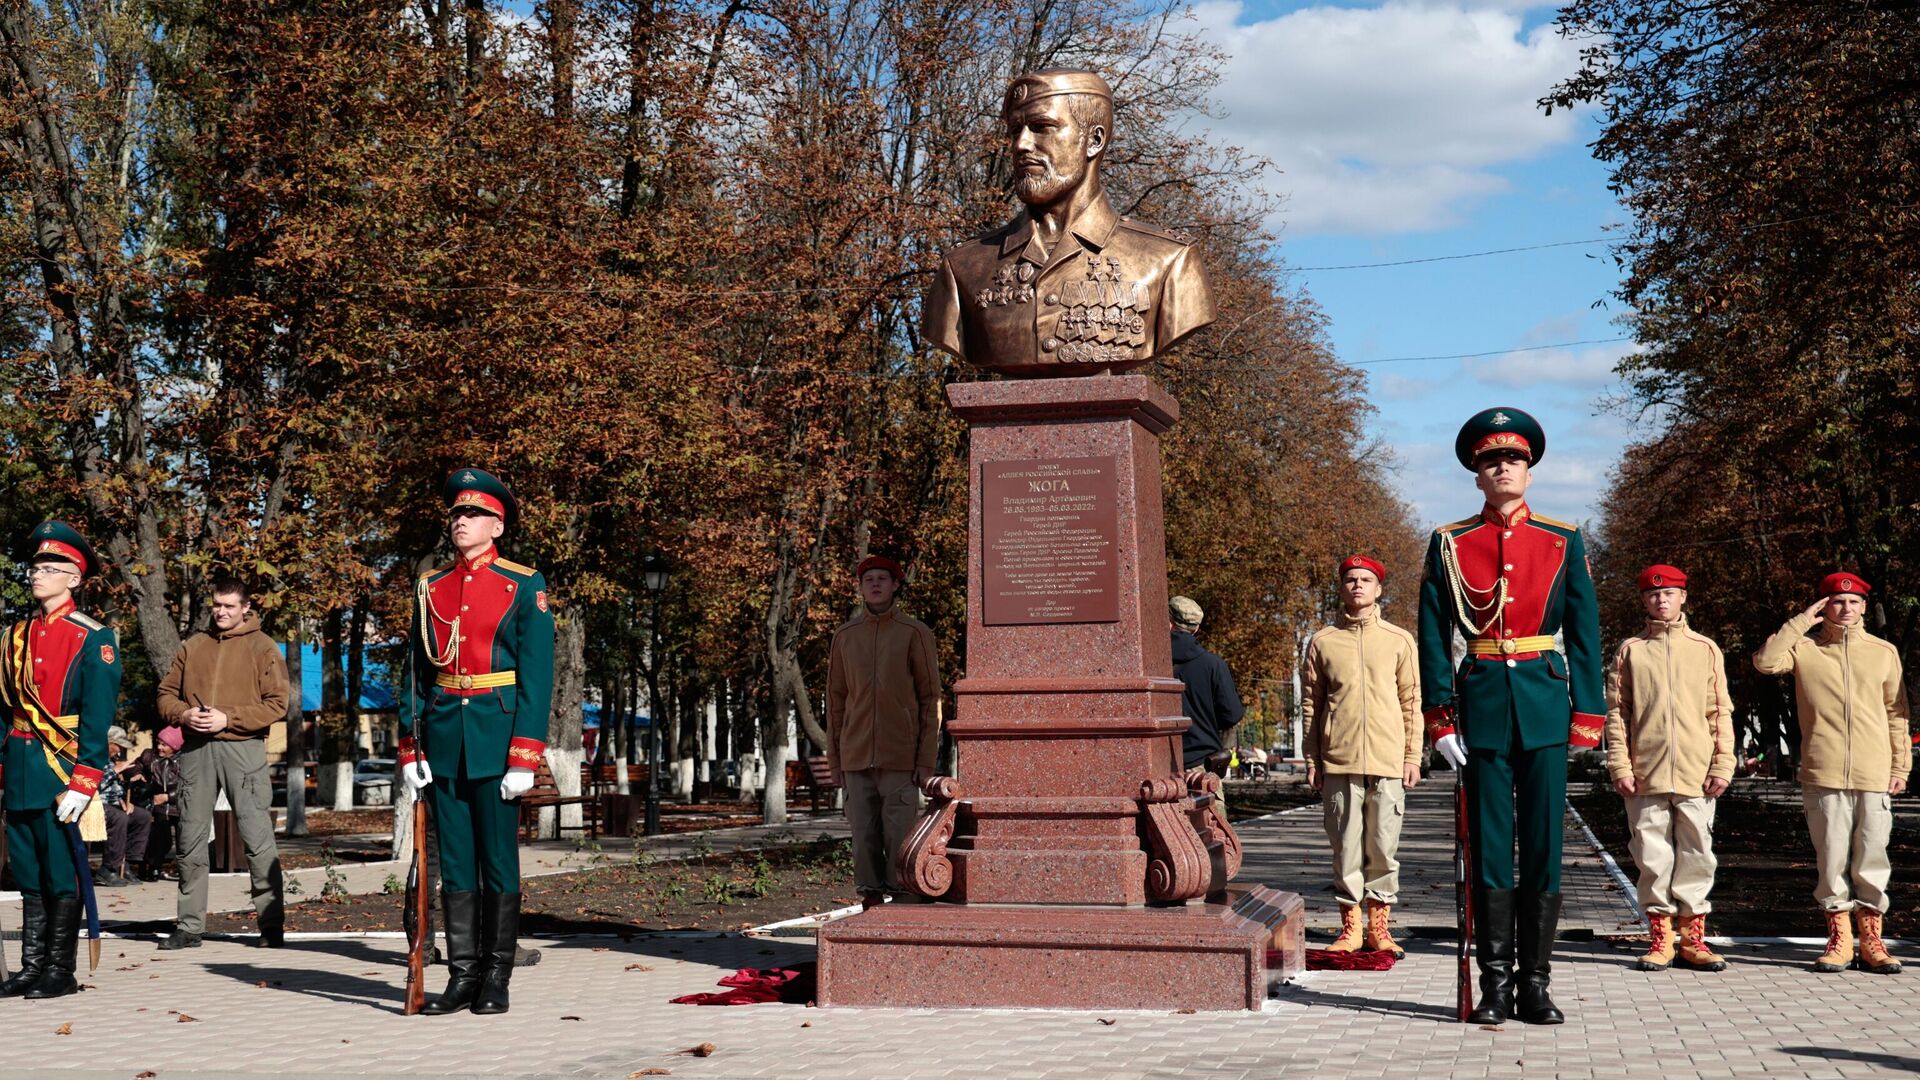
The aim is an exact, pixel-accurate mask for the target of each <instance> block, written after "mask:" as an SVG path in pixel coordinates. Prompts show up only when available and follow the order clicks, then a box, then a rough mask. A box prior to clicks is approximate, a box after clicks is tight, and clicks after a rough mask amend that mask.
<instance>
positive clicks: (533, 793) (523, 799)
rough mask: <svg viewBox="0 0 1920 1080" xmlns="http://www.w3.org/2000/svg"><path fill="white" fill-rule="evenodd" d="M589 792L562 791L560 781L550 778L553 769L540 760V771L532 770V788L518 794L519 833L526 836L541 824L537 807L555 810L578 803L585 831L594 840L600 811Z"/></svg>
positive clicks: (597, 837) (597, 833)
mask: <svg viewBox="0 0 1920 1080" xmlns="http://www.w3.org/2000/svg"><path fill="white" fill-rule="evenodd" d="M596 802H597V800H596V799H595V798H594V796H592V795H562V794H560V784H559V782H558V781H556V780H554V778H553V770H552V769H551V768H548V766H547V763H546V762H544V761H542V762H541V763H540V771H539V772H536V773H534V774H533V788H532V789H531V790H529V791H528V792H527V793H526V794H525V795H522V796H520V835H521V836H522V837H524V838H526V839H528V840H532V839H534V838H535V836H534V834H535V833H536V832H537V831H538V830H539V827H540V811H541V810H543V809H545V808H547V807H549V806H551V807H554V808H555V809H556V810H557V809H558V808H559V807H562V806H578V807H580V816H581V819H582V821H583V822H584V824H585V826H586V829H587V832H588V835H589V836H591V837H593V838H594V839H595V840H598V839H599V838H600V815H599V813H598V812H597V811H598V809H599V808H598V807H597V806H596V805H595V803H596Z"/></svg>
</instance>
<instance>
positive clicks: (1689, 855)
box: [1607, 565, 1733, 971]
mask: <svg viewBox="0 0 1920 1080" xmlns="http://www.w3.org/2000/svg"><path fill="white" fill-rule="evenodd" d="M1639 585H1640V596H1641V602H1642V604H1643V605H1644V606H1645V607H1646V609H1647V623H1646V627H1645V629H1643V630H1642V631H1641V632H1640V633H1639V634H1637V635H1635V636H1633V637H1630V638H1628V639H1627V640H1625V641H1623V642H1621V643H1620V648H1619V650H1618V651H1617V652H1615V653H1614V658H1613V665H1612V667H1610V668H1609V669H1608V670H1607V772H1608V774H1609V775H1611V776H1612V778H1613V786H1614V790H1615V791H1616V792H1618V793H1619V794H1620V796H1621V798H1623V799H1625V800H1626V808H1627V826H1628V828H1629V829H1630V830H1631V840H1630V846H1631V849H1632V852H1633V862H1634V865H1635V866H1638V867H1639V868H1640V890H1639V891H1640V906H1641V908H1642V909H1643V910H1644V911H1645V912H1646V916H1647V935H1648V941H1649V945H1648V949H1647V952H1646V954H1645V955H1643V956H1642V957H1641V958H1640V963H1639V967H1640V970H1642V971H1664V970H1666V968H1667V967H1669V966H1670V965H1671V964H1672V963H1673V962H1674V960H1675V959H1676V958H1678V959H1679V961H1680V962H1681V963H1683V964H1685V965H1687V966H1689V967H1693V968H1698V969H1701V970H1705V971H1719V970H1721V969H1722V968H1725V967H1726V966H1727V962H1726V959H1725V958H1724V957H1722V956H1720V955H1718V954H1717V953H1715V952H1714V951H1713V950H1712V949H1711V948H1710V947H1708V945H1707V915H1708V913H1709V912H1711V911H1712V910H1713V904H1712V902H1711V901H1710V900H1708V899H1707V897H1708V894H1709V893H1711V892H1712V891H1713V875H1714V870H1715V869H1716V868H1717V867H1718V865H1719V863H1718V861H1717V860H1716V859H1715V858H1714V855H1713V817H1714V808H1715V806H1716V802H1717V800H1718V799H1719V797H1720V795H1721V794H1722V793H1724V792H1725V791H1726V790H1727V785H1728V784H1729V783H1730V782H1731V781H1732V779H1733V699H1732V698H1731V697H1730V696H1729V695H1728V693H1727V664H1726V659H1725V658H1724V657H1723V656H1722V655H1721V653H1720V646H1718V645H1716V644H1714V643H1713V640H1712V639H1711V638H1709V637H1707V636H1706V635H1705V634H1702V633H1700V632H1699V631H1697V630H1695V629H1693V628H1692V627H1690V626H1688V625H1687V615H1686V612H1685V611H1683V610H1682V608H1681V605H1683V604H1684V603H1685V602H1686V598H1687V575H1686V574H1684V573H1682V572H1681V571H1680V570H1679V569H1678V568H1676V567H1672V566H1666V565H1659V566H1649V567H1647V568H1646V569H1645V570H1643V571H1641V573H1640V577H1639Z"/></svg>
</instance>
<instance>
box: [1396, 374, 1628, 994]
mask: <svg viewBox="0 0 1920 1080" xmlns="http://www.w3.org/2000/svg"><path fill="white" fill-rule="evenodd" d="M1545 452H1546V434H1545V432H1543V431H1542V430H1541V428H1540V425H1539V422H1538V421H1536V420H1534V418H1533V417H1532V416H1529V415H1528V414H1527V413H1525V412H1522V411H1521V410H1519V409H1514V408H1499V409H1488V410H1486V411H1484V412H1481V413H1478V414H1476V415H1475V416H1473V417H1472V418H1471V419H1469V420H1468V421H1467V422H1466V424H1465V425H1464V426H1462V427H1461V429H1460V434H1459V436H1458V437H1457V438H1456V439H1455V440H1454V455H1455V456H1456V457H1457V458H1458V459H1459V460H1460V464H1462V465H1463V466H1465V467H1467V468H1468V469H1471V470H1473V471H1474V472H1475V474H1476V478H1477V479H1476V482H1477V484H1478V485H1479V486H1480V488H1481V490H1482V491H1483V492H1484V493H1486V497H1487V505H1486V506H1485V507H1484V508H1483V509H1482V510H1481V512H1480V513H1478V514H1476V515H1474V516H1473V517H1470V518H1467V519H1465V520H1462V521H1456V522H1453V523H1452V524H1449V525H1443V526H1441V527H1440V528H1438V529H1435V530H1434V533H1433V540H1432V542H1431V543H1430V544H1429V545H1428V547H1427V560H1426V576H1425V578H1424V579H1423V580H1422V581H1421V584H1420V633H1419V639H1420V686H1421V697H1422V699H1423V703H1424V705H1425V716H1426V722H1427V732H1428V734H1429V736H1430V737H1431V738H1432V739H1433V740H1434V744H1435V746H1436V748H1438V749H1439V750H1440V751H1441V753H1442V754H1443V755H1445V756H1446V757H1447V759H1448V760H1449V761H1453V762H1455V763H1456V765H1458V764H1459V763H1460V761H1461V760H1462V759H1464V762H1465V768H1464V779H1465V781H1466V784H1467V800H1468V806H1467V823H1468V833H1469V835H1470V837H1471V839H1472V850H1473V866H1472V868H1471V872H1472V879H1473V886H1472V887H1473V903H1474V912H1475V916H1474V924H1475V925H1474V929H1475V949H1476V952H1477V953H1478V956H1477V960H1478V962H1479V965H1480V988H1481V999H1480V1004H1479V1007H1478V1008H1476V1009H1475V1010H1474V1011H1473V1013H1472V1014H1471V1016H1470V1017H1469V1022H1471V1023H1479V1024H1489V1023H1495V1024H1497V1023H1499V1022H1501V1021H1503V1020H1505V1019H1506V1018H1507V1017H1508V1016H1509V1015H1510V1014H1512V1015H1518V1016H1519V1017H1520V1018H1521V1019H1523V1020H1526V1021H1527V1022H1529V1023H1548V1024H1557V1023H1560V1022H1561V1021H1562V1020H1563V1019H1564V1016H1563V1014H1562V1013H1561V1011H1560V1010H1559V1009H1558V1008H1557V1007H1556V1006H1555V1005H1554V1004H1553V1001H1552V999H1551V998H1550V997H1549V996H1548V994H1547V987H1548V984H1549V982H1550V977H1549V976H1550V964H1549V959H1550V957H1551V955H1552V951H1553V939H1554V935H1555V933H1556V932H1557V930H1558V927H1559V921H1560V861H1561V851H1560V848H1561V830H1562V828H1563V827H1564V826H1563V819H1564V817H1565V814H1566V799H1567V747H1568V745H1569V744H1571V745H1573V746H1575V747H1592V746H1595V745H1597V744H1598V743H1599V741H1600V732H1601V725H1602V723H1603V721H1604V717H1605V714H1606V698H1605V694H1604V691H1603V688H1602V680H1601V671H1600V669H1601V661H1600V618H1599V609H1598V606H1597V604H1596V603H1595V600H1594V591H1593V579H1592V577H1591V575H1590V574H1589V573H1588V569H1587V555H1586V545H1585V542H1584V540H1583V539H1582V538H1581V535H1580V530H1579V529H1577V528H1576V527H1574V526H1572V525H1569V524H1567V523H1566V522H1563V521H1555V520H1553V519H1551V518H1544V517H1541V516H1539V515H1537V514H1535V513H1534V512H1533V511H1532V510H1531V509H1530V508H1529V507H1528V506H1527V503H1526V499H1525V492H1526V489H1527V486H1528V485H1529V484H1530V483H1531V482H1532V466H1533V465H1534V464H1535V463H1537V462H1538V461H1539V460H1540V458H1541V457H1542V456H1543V455H1544V453H1545ZM1456 630H1458V631H1459V633H1460V634H1461V636H1462V637H1464V638H1465V639H1466V642H1467V655H1466V657H1465V659H1464V660H1463V661H1462V662H1461V663H1460V666H1459V668H1458V669H1457V670H1456V669H1455V667H1454V665H1453V648H1452V646H1453V635H1454V632H1455V631H1456ZM1556 634H1562V635H1564V638H1565V643H1566V653H1565V655H1564V656H1563V655H1562V654H1561V653H1559V652H1557V651H1555V648H1554V635H1556ZM1516 841H1518V847H1519V871H1518V874H1517V876H1516V873H1515V867H1514V848H1515V842H1516ZM1516 936H1517V944H1518V949H1517V950H1516V948H1515V945H1516ZM1516 999H1517V1000H1516Z"/></svg>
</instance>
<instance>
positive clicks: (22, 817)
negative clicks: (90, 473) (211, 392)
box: [0, 521, 120, 998]
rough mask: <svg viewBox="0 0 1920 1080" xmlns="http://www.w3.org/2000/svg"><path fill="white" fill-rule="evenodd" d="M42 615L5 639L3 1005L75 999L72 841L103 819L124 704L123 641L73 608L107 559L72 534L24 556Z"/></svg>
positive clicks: (81, 869)
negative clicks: (105, 781)
mask: <svg viewBox="0 0 1920 1080" xmlns="http://www.w3.org/2000/svg"><path fill="white" fill-rule="evenodd" d="M27 551H28V555H27V561H28V563H29V564H30V566H29V573H30V574H31V575H32V578H31V584H32V589H33V595H34V599H35V600H37V601H39V602H40V614H39V615H36V616H34V617H33V618H31V619H27V620H25V621H24V622H18V623H15V624H14V625H13V626H11V627H9V628H8V629H7V632H6V636H5V638H4V639H3V640H0V702H4V704H5V705H6V706H7V712H8V716H9V718H10V720H11V725H10V730H8V732H7V738H6V740H5V746H4V748H0V784H4V786H5V788H6V794H5V798H6V810H7V857H8V860H9V862H10V863H11V865H12V868H13V878H14V881H15V882H16V883H17V884H18V885H19V888H20V904H21V939H20V970H19V971H18V972H16V973H14V975H13V977H12V978H9V979H8V980H7V981H6V982H5V983H0V997H14V996H19V997H28V998H49V997H61V996H64V995H66V994H71V993H74V992H75V991H77V990H79V988H80V986H79V983H78V982H77V981H75V979H74V965H75V958H76V955H77V952H78V948H79V941H80V921H81V917H82V907H81V900H82V896H81V889H82V888H83V887H84V884H90V882H88V883H83V882H82V881H81V876H82V875H84V874H86V873H87V872H88V868H87V867H86V866H84V865H81V864H77V863H76V862H75V860H74V848H75V846H76V845H78V844H79V840H78V839H77V836H76V835H75V834H74V833H73V831H72V830H73V829H74V828H75V827H76V823H77V822H78V821H79V819H80V815H81V814H82V813H85V812H93V813H98V812H100V811H101V809H102V808H101V807H100V806H99V805H98V804H97V801H96V800H95V798H94V796H95V795H97V794H98V793H99V791H100V780H101V777H102V776H103V775H105V772H106V769H107V767H108V766H107V729H108V728H109V727H111V726H112V724H113V716H114V711H115V709H117V708H118V706H119V700H120V661H119V657H118V655H117V653H118V647H119V639H118V638H117V637H116V636H115V634H114V632H113V631H112V630H110V629H108V628H107V627H105V626H103V625H101V624H100V623H99V622H97V621H95V620H94V619H92V618H90V617H88V616H87V615H84V614H82V613H81V612H79V611H78V610H76V609H75V607H74V601H73V590H74V589H75V588H78V587H79V585H80V582H81V581H82V580H84V579H85V577H86V575H87V574H88V573H90V572H93V571H96V570H98V569H99V568H100V565H101V563H100V558H99V556H97V555H95V554H94V551H93V548H92V546H91V545H89V544H88V543H87V541H86V540H85V539H84V538H83V537H81V535H80V533H79V532H78V531H77V530H76V529H74V528H73V526H71V525H68V524H66V523H65V522H60V521H48V522H44V523H42V524H41V525H40V526H39V527H38V528H36V529H34V531H33V533H32V534H31V535H30V537H29V540H28V547H27Z"/></svg>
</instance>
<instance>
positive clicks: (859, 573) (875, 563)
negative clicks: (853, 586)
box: [853, 555, 907, 581]
mask: <svg viewBox="0 0 1920 1080" xmlns="http://www.w3.org/2000/svg"><path fill="white" fill-rule="evenodd" d="M869 570H885V571H886V572H887V573H889V574H892V575H893V580H895V581H903V580H905V579H906V576H907V573H906V571H904V570H902V569H900V564H899V563H897V562H894V561H893V560H892V559H889V558H887V557H886V556H885V555H869V556H867V557H866V558H864V559H861V560H860V565H859V566H856V567H854V568H853V576H854V577H855V578H862V577H865V576H866V575H867V571H869Z"/></svg>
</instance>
